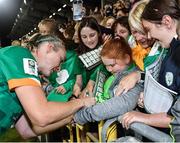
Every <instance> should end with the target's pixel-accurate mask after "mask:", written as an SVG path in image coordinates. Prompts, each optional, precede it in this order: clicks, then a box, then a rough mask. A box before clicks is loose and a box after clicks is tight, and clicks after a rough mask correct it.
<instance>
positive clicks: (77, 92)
mask: <svg viewBox="0 0 180 143" xmlns="http://www.w3.org/2000/svg"><path fill="white" fill-rule="evenodd" d="M73 94H74V95H75V96H76V97H78V96H79V95H80V94H81V88H80V87H79V86H78V84H75V85H74V88H73Z"/></svg>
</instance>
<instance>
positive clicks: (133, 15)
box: [128, 0, 149, 33]
mask: <svg viewBox="0 0 180 143" xmlns="http://www.w3.org/2000/svg"><path fill="white" fill-rule="evenodd" d="M148 2H149V0H142V1H139V2H137V3H136V4H134V6H133V8H132V9H131V11H130V13H129V17H128V22H129V26H130V28H134V29H136V30H137V31H139V32H141V33H145V32H144V28H143V25H142V21H141V15H142V13H143V10H144V8H145V6H146V4H147V3H148Z"/></svg>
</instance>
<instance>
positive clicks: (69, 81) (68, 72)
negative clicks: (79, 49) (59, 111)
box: [47, 50, 81, 102]
mask: <svg viewBox="0 0 180 143" xmlns="http://www.w3.org/2000/svg"><path fill="white" fill-rule="evenodd" d="M78 67H79V58H78V56H77V54H76V53H75V52H74V51H72V50H67V52H66V59H65V61H64V62H63V63H62V64H61V65H60V71H56V72H53V73H52V74H51V75H50V77H49V81H50V83H51V84H52V85H53V86H54V87H58V86H60V85H62V86H64V88H65V89H66V93H65V94H63V95H62V94H61V93H57V92H56V89H53V90H52V91H51V92H50V93H49V95H48V97H47V99H48V100H49V101H58V102H67V101H68V100H69V98H70V97H71V95H72V92H73V87H74V84H75V81H76V76H77V75H80V74H81V72H80V69H79V68H78Z"/></svg>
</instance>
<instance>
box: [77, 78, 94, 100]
mask: <svg viewBox="0 0 180 143" xmlns="http://www.w3.org/2000/svg"><path fill="white" fill-rule="evenodd" d="M94 85H95V82H94V81H93V80H89V82H88V84H87V86H86V88H85V89H83V91H82V93H81V95H80V97H85V96H89V95H93V89H94Z"/></svg>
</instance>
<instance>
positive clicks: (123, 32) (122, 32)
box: [115, 24, 129, 39]
mask: <svg viewBox="0 0 180 143" xmlns="http://www.w3.org/2000/svg"><path fill="white" fill-rule="evenodd" d="M115 36H121V37H123V38H124V39H127V38H128V36H129V31H128V29H126V27H124V26H123V25H121V24H117V26H116V29H115Z"/></svg>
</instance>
